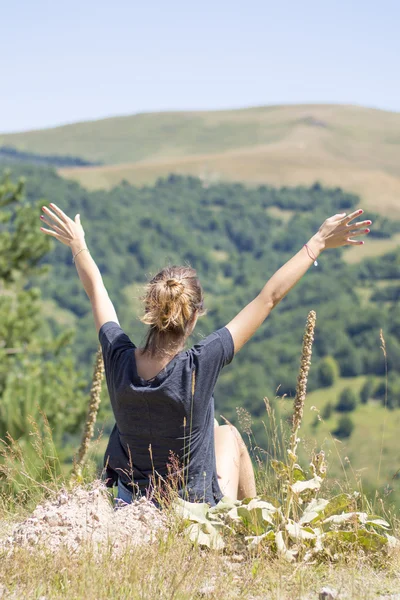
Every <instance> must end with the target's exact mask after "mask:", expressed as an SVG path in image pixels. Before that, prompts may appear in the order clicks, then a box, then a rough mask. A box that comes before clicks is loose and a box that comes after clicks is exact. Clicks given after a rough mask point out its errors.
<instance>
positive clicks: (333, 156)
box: [0, 104, 400, 214]
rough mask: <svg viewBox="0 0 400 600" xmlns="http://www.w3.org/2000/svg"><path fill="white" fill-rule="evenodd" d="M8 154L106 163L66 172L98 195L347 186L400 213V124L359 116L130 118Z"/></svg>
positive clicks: (292, 108)
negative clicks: (162, 181)
mask: <svg viewBox="0 0 400 600" xmlns="http://www.w3.org/2000/svg"><path fill="white" fill-rule="evenodd" d="M0 144H3V145H7V146H13V147H15V148H17V149H18V150H20V151H23V152H26V151H29V152H35V153H40V154H44V155H61V154H62V155H65V154H68V155H71V156H80V157H82V158H83V159H85V160H88V161H91V162H97V161H100V162H101V163H104V165H102V166H100V167H81V168H79V167H78V168H77V167H72V168H63V169H62V170H61V172H62V173H63V174H64V176H65V177H68V178H71V179H72V178H73V179H76V180H78V181H79V182H80V183H81V184H82V185H84V186H85V187H88V188H91V189H99V188H111V187H113V186H114V185H117V184H119V183H120V182H121V181H122V180H126V181H129V182H130V183H132V184H134V185H143V184H153V183H154V182H155V181H156V180H157V179H158V178H159V177H166V176H168V175H169V173H180V174H186V175H194V176H197V177H202V178H204V179H205V180H206V181H212V182H215V181H234V182H235V181H243V182H247V183H249V184H256V185H259V184H261V183H269V184H272V185H275V186H278V187H279V186H282V185H291V186H296V185H307V186H309V185H312V184H313V183H314V182H315V181H321V182H322V183H323V184H324V185H327V186H336V185H338V183H339V182H340V185H342V186H343V187H344V188H345V189H346V190H349V191H351V192H353V193H357V194H358V195H360V196H361V198H362V200H363V203H365V204H367V205H368V207H369V208H371V209H372V210H378V211H381V212H383V213H385V214H389V212H390V211H396V213H397V214H399V211H400V206H399V197H400V168H399V165H400V115H399V114H398V113H394V112H386V111H382V110H374V109H371V108H365V107H360V106H346V105H323V104H322V105H318V104H309V105H288V106H258V107H251V108H246V109H237V110H222V111H221V110H220V111H199V112H195V111H192V112H166V113H150V114H137V115H127V116H122V117H114V118H108V119H101V120H98V121H87V122H82V123H73V124H70V125H65V126H62V127H54V128H51V129H44V130H38V131H26V132H21V133H15V134H3V135H1V134H0Z"/></svg>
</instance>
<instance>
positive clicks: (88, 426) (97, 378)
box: [72, 346, 104, 481]
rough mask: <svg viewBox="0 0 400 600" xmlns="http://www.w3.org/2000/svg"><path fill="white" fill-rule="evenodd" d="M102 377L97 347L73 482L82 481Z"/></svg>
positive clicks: (99, 354)
mask: <svg viewBox="0 0 400 600" xmlns="http://www.w3.org/2000/svg"><path fill="white" fill-rule="evenodd" d="M103 376H104V362H103V354H102V351H101V347H100V346H99V348H98V350H97V354H96V360H95V365H94V370H93V379H92V386H91V388H90V399H89V409H88V413H87V417H86V422H85V427H84V430H83V435H82V441H81V445H80V447H79V450H78V453H77V455H76V458H75V460H74V468H73V471H72V479H73V480H75V481H81V480H82V467H83V465H84V463H85V459H86V456H87V453H88V450H89V444H90V440H91V439H92V437H93V433H94V426H95V423H96V418H97V413H98V410H99V406H100V400H101V385H102V381H103Z"/></svg>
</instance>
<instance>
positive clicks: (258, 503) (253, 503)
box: [247, 498, 279, 514]
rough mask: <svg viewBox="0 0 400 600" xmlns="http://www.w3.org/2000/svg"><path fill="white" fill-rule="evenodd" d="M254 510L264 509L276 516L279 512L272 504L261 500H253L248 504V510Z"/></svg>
mask: <svg viewBox="0 0 400 600" xmlns="http://www.w3.org/2000/svg"><path fill="white" fill-rule="evenodd" d="M253 508H262V509H265V510H267V511H269V512H270V513H271V514H274V513H276V512H278V511H279V509H278V508H276V506H274V505H273V504H271V503H270V502H266V501H265V500H260V499H259V498H252V499H251V500H250V502H249V503H248V504H247V509H248V510H252V509H253Z"/></svg>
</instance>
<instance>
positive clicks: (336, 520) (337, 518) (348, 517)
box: [323, 512, 368, 525]
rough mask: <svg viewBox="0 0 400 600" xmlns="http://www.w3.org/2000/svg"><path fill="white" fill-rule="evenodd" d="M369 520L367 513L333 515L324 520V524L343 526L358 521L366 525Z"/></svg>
mask: <svg viewBox="0 0 400 600" xmlns="http://www.w3.org/2000/svg"><path fill="white" fill-rule="evenodd" d="M367 518H368V515H367V513H357V512H352V513H342V514H341V515H332V516H330V517H328V518H327V519H324V520H323V524H324V525H325V524H326V523H333V524H334V525H342V524H343V523H348V522H350V521H358V522H359V523H361V524H363V525H364V524H365V523H366V522H367Z"/></svg>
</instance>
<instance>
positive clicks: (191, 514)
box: [174, 498, 210, 523]
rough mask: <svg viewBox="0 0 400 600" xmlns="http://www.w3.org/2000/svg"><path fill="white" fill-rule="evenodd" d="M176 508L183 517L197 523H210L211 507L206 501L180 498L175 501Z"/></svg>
mask: <svg viewBox="0 0 400 600" xmlns="http://www.w3.org/2000/svg"><path fill="white" fill-rule="evenodd" d="M174 509H175V511H176V513H177V514H178V515H179V516H180V517H182V518H183V519H187V520H189V521H195V522H197V523H208V518H207V514H208V511H209V509H210V507H209V506H208V504H206V503H205V502H187V501H186V500H182V499H181V498H178V499H177V500H176V501H175V502H174Z"/></svg>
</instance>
